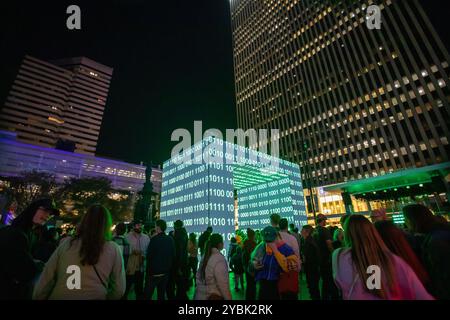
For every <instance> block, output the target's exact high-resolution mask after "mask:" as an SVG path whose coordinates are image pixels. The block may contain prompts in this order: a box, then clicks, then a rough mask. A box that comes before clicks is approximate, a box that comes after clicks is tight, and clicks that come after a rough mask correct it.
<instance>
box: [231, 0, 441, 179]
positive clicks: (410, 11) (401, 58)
mask: <svg viewBox="0 0 450 320" xmlns="http://www.w3.org/2000/svg"><path fill="white" fill-rule="evenodd" d="M371 5H377V6H378V8H379V9H380V10H381V29H373V28H370V27H369V25H368V23H367V20H368V12H367V8H368V7H369V6H371ZM231 17H232V31H233V46H234V49H233V50H234V65H235V87H236V101H237V115H238V125H239V127H241V128H243V129H249V128H255V129H261V128H266V129H269V128H276V129H280V134H281V138H280V153H281V156H282V157H283V158H286V159H287V160H289V161H292V162H297V163H299V164H300V165H301V168H302V179H303V180H304V185H305V186H308V185H310V186H312V187H318V186H324V185H331V184H336V183H341V182H346V181H349V180H358V179H364V178H370V177H375V176H380V175H385V174H388V173H391V172H394V171H397V170H401V169H405V168H414V167H423V166H428V165H432V164H436V163H442V162H447V161H449V155H450V146H449V139H450V134H449V127H450V105H449V102H450V90H449V85H450V82H449V72H450V68H449V61H450V59H449V55H448V51H447V50H446V48H445V46H444V45H443V43H442V41H441V40H440V38H439V36H438V34H437V33H436V31H435V30H434V28H433V26H432V23H431V22H430V20H429V19H428V17H427V16H426V14H425V12H424V10H423V8H422V7H421V4H420V3H419V1H417V0H383V1H381V0H380V1H362V0H355V1H332V0H323V1H317V0H314V1H313V0H289V1H282V0H231Z"/></svg>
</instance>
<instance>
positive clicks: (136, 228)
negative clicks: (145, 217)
mask: <svg viewBox="0 0 450 320" xmlns="http://www.w3.org/2000/svg"><path fill="white" fill-rule="evenodd" d="M142 227H143V225H142V221H139V220H136V221H133V231H134V232H136V233H141V232H142Z"/></svg>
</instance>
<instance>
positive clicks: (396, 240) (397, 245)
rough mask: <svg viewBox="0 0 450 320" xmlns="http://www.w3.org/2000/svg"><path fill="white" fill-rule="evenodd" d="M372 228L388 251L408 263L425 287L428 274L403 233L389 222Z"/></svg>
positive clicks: (378, 223) (383, 222) (376, 223)
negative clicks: (375, 230)
mask: <svg viewBox="0 0 450 320" xmlns="http://www.w3.org/2000/svg"><path fill="white" fill-rule="evenodd" d="M374 226H375V228H376V229H377V231H378V233H379V235H380V236H381V238H382V239H383V241H384V243H385V244H386V246H387V247H388V249H389V250H390V251H391V252H392V253H393V254H395V255H397V256H399V257H400V258H402V259H403V260H404V261H405V262H406V263H408V264H409V266H410V267H411V268H412V269H413V270H414V272H415V273H416V275H417V277H418V278H419V279H420V280H421V281H422V283H423V284H424V285H426V284H427V283H428V281H429V276H428V273H427V272H426V270H425V268H424V267H423V265H422V263H421V262H420V260H419V259H418V258H417V256H416V254H415V253H414V250H413V249H412V247H411V245H410V244H409V242H408V240H407V239H406V236H405V233H404V232H403V231H402V230H401V229H400V228H398V227H397V226H395V225H394V223H392V222H391V221H378V222H375V224H374Z"/></svg>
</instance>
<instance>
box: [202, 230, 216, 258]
mask: <svg viewBox="0 0 450 320" xmlns="http://www.w3.org/2000/svg"><path fill="white" fill-rule="evenodd" d="M212 232H213V228H212V227H211V226H209V227H208V228H206V230H205V232H203V233H202V234H201V235H200V237H199V238H198V247H199V248H200V255H201V256H203V254H204V253H205V244H206V241H208V239H209V237H210V236H211V234H212Z"/></svg>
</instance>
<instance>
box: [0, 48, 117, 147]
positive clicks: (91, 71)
mask: <svg viewBox="0 0 450 320" xmlns="http://www.w3.org/2000/svg"><path fill="white" fill-rule="evenodd" d="M112 72H113V69H112V68H109V67H107V66H104V65H102V64H100V63H97V62H95V61H92V60H90V59H88V58H85V57H79V58H69V59H64V60H57V61H52V62H47V61H42V60H39V59H36V58H34V57H31V56H26V57H25V59H24V61H23V63H22V65H21V66H20V69H19V71H18V74H17V77H16V79H15V81H14V83H13V85H12V88H11V91H10V93H9V95H8V97H7V99H6V102H5V105H4V107H3V109H2V110H1V113H0V127H1V128H3V129H6V130H10V131H15V132H16V133H17V135H18V140H20V141H23V142H26V143H31V144H35V145H39V146H44V147H56V146H58V147H61V148H64V149H67V148H68V149H69V150H70V149H72V151H75V152H77V153H84V154H95V151H96V146H97V140H98V135H99V132H100V126H101V123H102V117H103V112H104V108H105V103H106V99H107V96H108V90H109V84H110V81H111V76H112Z"/></svg>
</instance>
